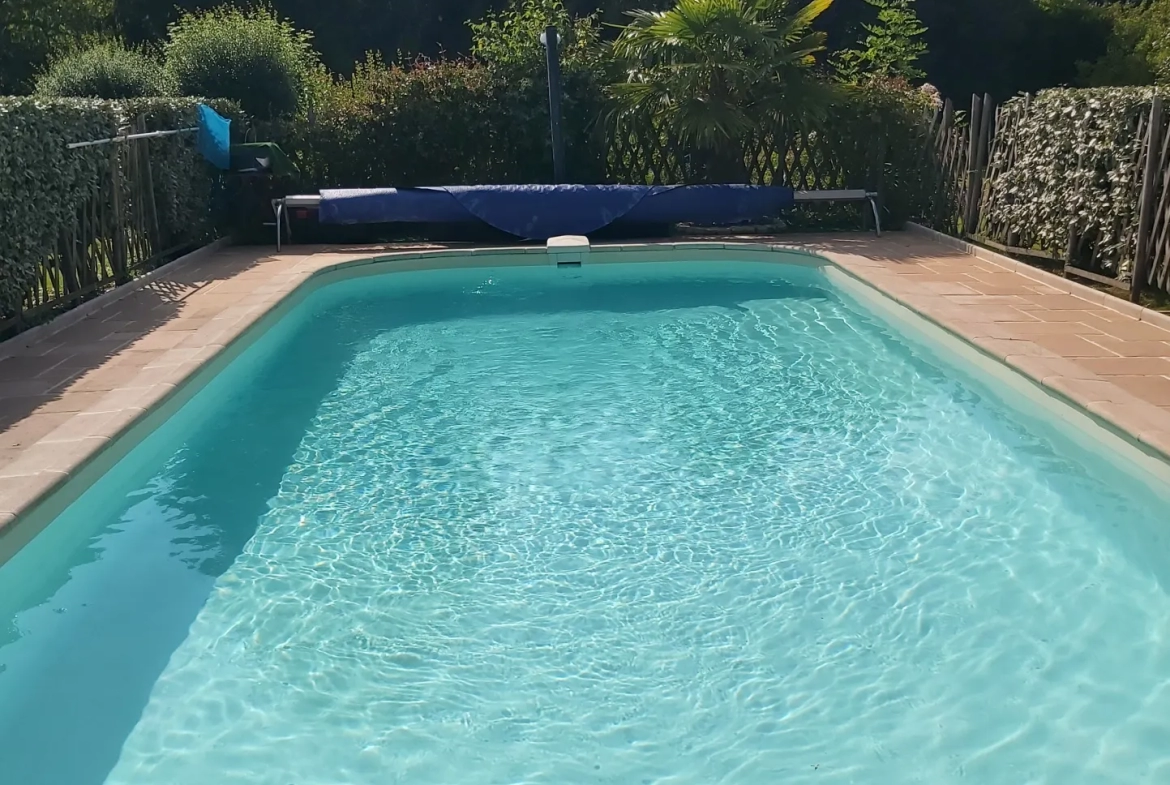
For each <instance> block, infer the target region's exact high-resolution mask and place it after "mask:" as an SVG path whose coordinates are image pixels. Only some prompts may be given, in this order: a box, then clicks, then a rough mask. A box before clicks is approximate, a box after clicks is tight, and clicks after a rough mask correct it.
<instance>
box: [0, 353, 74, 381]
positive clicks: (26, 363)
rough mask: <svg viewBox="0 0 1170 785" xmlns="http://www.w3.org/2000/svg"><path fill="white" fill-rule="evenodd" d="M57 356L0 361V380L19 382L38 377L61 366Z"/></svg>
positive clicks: (34, 356) (12, 358)
mask: <svg viewBox="0 0 1170 785" xmlns="http://www.w3.org/2000/svg"><path fill="white" fill-rule="evenodd" d="M61 359H62V358H61V357H60V356H59V355H57V356H54V355H45V356H38V355H16V356H13V357H6V358H4V359H3V360H0V380H3V381H20V380H22V379H31V378H33V377H35V376H40V375H41V374H42V373H44V372H45V371H48V370H50V369H51V368H53V367H54V366H57V365H60V364H61Z"/></svg>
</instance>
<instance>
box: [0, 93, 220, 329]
mask: <svg viewBox="0 0 1170 785" xmlns="http://www.w3.org/2000/svg"><path fill="white" fill-rule="evenodd" d="M198 102H199V100H198V99H194V98H179V99H165V98H164V99H147V98H144V99H132V100H127V101H102V100H90V99H40V98H0V319H9V318H12V317H13V316H16V315H19V314H20V313H21V312H22V311H23V310H25V309H26V308H27V307H29V306H36V305H38V304H42V303H44V302H45V301H47V300H52V299H53V298H54V296H56V295H57V294H58V293H59V292H60V291H61V290H62V289H65V290H69V289H71V288H76V287H77V286H79V284H77V283H74V284H73V285H72V286H71V285H69V283H68V281H62V280H61V279H62V278H70V277H71V278H72V279H73V280H74V281H75V282H82V283H84V282H86V281H88V282H90V283H91V284H92V283H93V282H95V281H105V280H106V279H108V278H109V277H110V276H111V275H112V274H113V273H112V272H111V270H110V268H109V264H108V262H107V261H103V260H104V259H107V258H108V254H105V255H103V252H101V249H103V248H106V247H109V246H110V244H111V243H112V240H113V238H112V237H110V236H109V233H108V232H107V233H106V235H104V236H103V235H102V233H101V232H96V231H91V232H89V233H85V232H81V231H78V228H79V226H80V225H81V223H80V221H79V217H80V215H81V213H82V210H83V208H86V207H89V208H91V209H90V211H89V214H90V215H92V214H93V212H94V209H93V207H94V200H95V199H96V200H101V201H104V202H105V204H106V205H107V206H108V204H109V201H108V200H109V199H110V198H111V195H112V193H113V188H112V186H111V183H112V167H113V162H112V159H111V152H112V148H111V146H109V145H101V146H94V147H84V148H80V149H75V150H68V149H66V144H68V143H69V142H78V141H86V140H92V139H99V138H105V137H109V136H113V135H115V134H117V133H120V132H122V131H124V130H126V129H127V128H129V127H133V128H134V129H135V130H167V129H173V128H182V127H189V126H192V125H194V124H195V123H196V111H195V107H196V105H197V103H198ZM216 104H217V107H218V108H219V109H220V110H221V111H225V112H229V113H230V112H231V109H232V107H230V106H225V105H223V104H222V103H219V102H216ZM135 144H145V145H147V147H146V149H147V150H148V151H149V155H148V158H149V162H150V172H151V180H152V181H153V183H154V195H155V201H154V205H155V215H157V231H156V230H155V229H154V219H153V218H152V220H151V231H150V236H149V237H143V236H130V232H131V230H130V229H126V228H124V229H123V232H124V233H125V234H126V237H125V242H126V243H127V244H128V245H130V246H132V247H133V249H134V253H135V254H137V256H138V257H141V256H143V255H149V254H151V253H158V252H161V251H163V250H165V249H166V248H170V247H172V246H178V245H181V244H183V243H190V242H196V241H199V240H201V239H204V238H205V237H207V236H208V234H209V233H210V232H211V231H212V213H211V195H212V188H213V184H214V182H215V175H214V173H213V171H212V169H211V168H210V167H209V166H208V165H207V164H206V163H205V162H204V161H203V160H202V158H201V157H200V156H199V154H198V152H197V151H196V150H195V138H194V135H193V134H181V135H176V136H169V137H162V138H158V139H151V140H149V141H148V142H137V143H135ZM120 171H121V169H120ZM119 187H120V188H121V195H122V196H123V197H125V198H124V199H123V200H122V204H123V205H125V206H126V209H127V210H129V209H133V206H134V205H135V204H137V203H136V202H135V201H134V199H135V196H136V195H137V194H136V191H135V185H134V183H133V182H131V181H130V179H129V177H128V176H126V175H123V177H121V178H120V180H119ZM141 201H142V200H141V199H140V198H139V199H138V202H141ZM137 209H148V208H147V206H146V205H142V204H137ZM67 232H73V236H72V238H71V240H70V242H71V243H72V244H73V248H74V250H75V251H77V253H76V254H74V255H73V256H72V257H70V258H71V260H72V261H71V262H70V263H71V264H74V266H75V267H76V260H77V259H78V258H80V259H81V262H80V264H81V265H82V266H88V268H89V269H72V270H70V271H69V272H70V275H69V276H65V275H63V274H62V273H61V272H60V269H61V266H62V265H61V261H62V260H61V257H63V256H65V254H64V253H63V248H64V244H63V240H62V238H63V236H64V235H63V233H67ZM148 243H149V246H150V247H149V248H148V247H147V244H148ZM136 260H137V261H141V260H140V259H137V257H135V258H133V259H130V262H132V263H133V262H135V261H136ZM47 278H54V280H47Z"/></svg>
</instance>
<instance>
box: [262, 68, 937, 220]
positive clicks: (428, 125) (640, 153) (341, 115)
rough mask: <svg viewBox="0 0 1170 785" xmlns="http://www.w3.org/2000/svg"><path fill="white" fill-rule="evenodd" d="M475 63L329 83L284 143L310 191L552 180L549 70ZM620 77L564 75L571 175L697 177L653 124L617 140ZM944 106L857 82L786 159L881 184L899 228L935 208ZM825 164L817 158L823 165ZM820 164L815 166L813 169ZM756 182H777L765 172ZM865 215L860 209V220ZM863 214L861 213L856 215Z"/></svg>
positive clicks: (821, 172) (851, 183)
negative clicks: (611, 100) (611, 105)
mask: <svg viewBox="0 0 1170 785" xmlns="http://www.w3.org/2000/svg"><path fill="white" fill-rule="evenodd" d="M528 73H529V75H528V76H524V75H523V74H524V69H520V68H515V67H510V68H498V67H492V66H491V65H485V64H482V63H477V62H474V61H438V62H428V61H423V62H420V63H417V64H415V65H414V66H413V67H411V68H403V67H400V66H393V67H388V66H386V65H384V64H382V63H381V62H379V61H376V60H374V61H371V62H368V63H366V64H364V65H362V66H359V67H358V69H357V71H356V72H355V74H354V76H353V77H352V78H351V79H347V80H337V81H333V82H328V83H325V84H320V85H318V86H317V88H316V89H314V90H313V91H312V94H313V95H315V96H317V98H316V103H315V104H314V105H313V106H311V107H310V108H309V111H308V112H307V114H306V115H305V116H303V117H301V118H299V119H298V120H297V121H296V122H295V123H293V124H291V125H290V126H289V128H288V130H287V133H286V136H285V138H284V139H283V140H282V141H283V143H284V144H285V146H286V149H287V150H288V151H289V152H290V153H292V154H293V155H294V157H295V158H296V160H297V163H298V164H299V165H300V167H301V171H302V175H303V182H302V183H301V184H300V187H301V188H304V189H308V190H313V189H317V188H330V187H378V186H403V187H408V186H418V185H447V184H450V185H462V184H478V183H484V184H497V183H543V182H549V181H550V179H551V177H552V153H551V146H550V142H549V121H548V87H547V82H546V81H545V80H544V78H543V74H542V73H541V71H540V69H536V68H535V67H534V68H532V69H529V71H528ZM605 84H606V75H605V73H604V71H603V70H601V69H599V68H591V67H588V66H585V65H582V66H579V67H578V66H574V65H572V64H570V65H569V66H568V67H567V68H566V69H565V73H564V75H563V86H564V93H563V94H564V100H563V115H564V131H565V143H566V160H567V169H568V172H567V174H568V179H569V180H570V181H571V182H583V183H603V182H630V183H645V182H684V181H687V180H688V178H691V177H692V175H691V174H690V169H691V168H692V167H691V166H690V163H689V162H690V160H691V156H690V155H689V152H690V151H688V150H686V149H683V148H681V147H671V146H670V145H668V144H667V143H666V142H665V141H664V140H665V139H666V135H664V134H662V133H660V132H656V131H655V130H654V129H653V128H650V127H645V128H638V129H636V133H633V134H631V139H633V140H635V141H632V142H630V143H623V145H622V146H621V147H620V149H619V147H618V146H616V145H615V144H614V139H613V138H612V134H613V133H614V131H613V129H612V128H607V127H606V126H607V125H608V124H605V123H603V122H601V118H603V117H604V116H605V113H606V112H605V110H606V106H607V104H606V96H605V87H604V86H605ZM931 112H932V107H931V106H930V100H929V97H928V96H926V95H925V94H923V93H921V92H920V91H917V90H913V89H911V88H908V87H906V86H904V85H898V84H894V83H874V84H872V85H867V86H865V87H856V88H850V89H847V90H843V91H841V92H840V94H839V96H838V98H837V99H836V100H835V101H834V103H833V104H832V105H831V106H830V107H829V109H828V111H827V113H826V114H825V116H824V118H822V119H821V120H820V121H819V122H818V123H817V124H816V126H815V127H814V128H813V129H812V130H811V132H809V133H805V134H804V135H803V137H801V136H800V134H797V135H796V136H793V132H792V131H791V130H789V131H787V132H785V131H784V130H783V129H782V130H781V131H779V132H778V133H777V134H776V135H775V137H776V138H777V139H780V141H779V142H771V143H773V144H778V145H779V147H778V148H776V149H774V153H773V154H774V155H775V156H776V157H777V160H776V163H775V165H774V168H779V169H782V170H784V171H785V172H787V173H792V172H794V171H796V172H799V173H801V174H802V175H804V179H803V180H802V182H799V183H797V182H792V183H791V184H793V185H796V186H797V187H801V188H816V187H822V188H846V187H848V188H879V189H881V190H882V192H883V197H884V198H885V204H886V209H887V218H888V219H889V220H890V222H891V223H892V224H898V223H901V222H902V221H904V220H906V219H907V218H911V217H914V216H916V215H918V214H920V213H922V212H924V211H925V209H926V205H928V204H929V199H930V191H929V184H930V183H932V182H933V178H932V177H931V172H930V168H929V163H930V162H929V158H928V157H927V156H926V155H925V145H926V137H927V131H928V128H929V122H930V115H931ZM812 159H815V160H812ZM810 167H811V169H810ZM752 180H753V181H754V182H771V181H772V177H771V175H769V176H768V177H766V178H762V177H761V174H760V173H759V172H758V171H757V172H755V173H754V174H753V176H752ZM855 212H856V211H855V210H854V211H853V214H854V215H855ZM851 220H853V221H855V220H856V218H855V217H854V218H853V219H851Z"/></svg>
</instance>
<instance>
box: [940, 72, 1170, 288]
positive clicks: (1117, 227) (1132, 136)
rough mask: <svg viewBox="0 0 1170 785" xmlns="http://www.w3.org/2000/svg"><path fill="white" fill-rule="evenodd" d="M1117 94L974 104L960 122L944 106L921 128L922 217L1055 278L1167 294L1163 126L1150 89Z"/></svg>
mask: <svg viewBox="0 0 1170 785" xmlns="http://www.w3.org/2000/svg"><path fill="white" fill-rule="evenodd" d="M1123 90H1126V91H1128V92H1116V91H1115V92H1110V91H1105V90H1100V91H1069V90H1062V91H1059V92H1058V91H1052V92H1050V93H1045V94H1042V95H1041V98H1040V99H1037V98H1034V97H1032V96H1021V97H1019V98H1016V99H1012V100H1011V101H1008V102H1006V103H1005V104H1003V105H1002V106H999V107H995V106H993V105H992V103H991V100H990V98H989V97H986V96H985V97H983V98H975V99H974V100H973V101H972V110H971V112H970V113H969V114H967V113H957V112H955V110H954V108H953V106H952V104H951V103H950V102H949V101H948V102H947V103H946V105H945V107H944V109H943V110H942V111H941V112H940V113H939V116H938V117H937V118H936V120H935V123H934V125H933V126H932V148H933V150H934V169H935V173H936V178H937V180H936V183H937V188H936V191H935V195H934V199H933V208H932V210H931V212H930V214H929V215H926V216H924V220H926V222H927V223H929V224H930V225H931V226H932V227H934V228H935V229H938V230H940V231H944V232H947V233H949V234H953V235H955V236H958V237H965V238H969V239H973V240H975V241H977V242H980V243H982V244H984V245H988V246H991V247H993V248H997V249H1000V250H1003V251H1006V252H1008V253H1011V254H1014V255H1017V256H1024V257H1034V258H1039V259H1045V260H1049V263H1050V264H1059V265H1061V266H1062V267H1063V269H1064V272H1065V273H1066V275H1070V276H1076V277H1081V278H1088V279H1091V280H1094V281H1097V282H1100V283H1106V284H1109V285H1112V286H1115V287H1130V288H1131V289H1136V290H1140V289H1141V288H1143V287H1145V286H1152V287H1155V288H1157V289H1160V290H1162V291H1170V127H1168V123H1170V117H1168V116H1167V113H1166V112H1164V111H1163V109H1162V98H1161V97H1160V96H1159V95H1158V94H1157V93H1156V91H1153V90H1150V89H1146V90H1144V91H1140V90H1137V89H1135V88H1125V89H1123ZM1043 99H1048V100H1043ZM1134 296H1135V297H1136V294H1135V295H1134Z"/></svg>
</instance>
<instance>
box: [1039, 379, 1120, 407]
mask: <svg viewBox="0 0 1170 785" xmlns="http://www.w3.org/2000/svg"><path fill="white" fill-rule="evenodd" d="M1043 384H1044V386H1045V387H1049V388H1051V389H1053V390H1056V391H1057V392H1058V393H1061V394H1063V395H1065V396H1067V397H1068V398H1071V399H1073V400H1074V401H1079V402H1081V403H1083V404H1092V403H1094V402H1096V401H1112V400H1114V399H1116V398H1119V397H1125V398H1128V397H1129V396H1128V395H1125V394H1124V391H1119V390H1118V389H1117V387H1116V386H1115V385H1113V384H1110V383H1109V382H1107V381H1105V380H1103V379H1070V378H1067V377H1064V376H1050V377H1048V378H1047V379H1044V380H1043Z"/></svg>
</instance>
